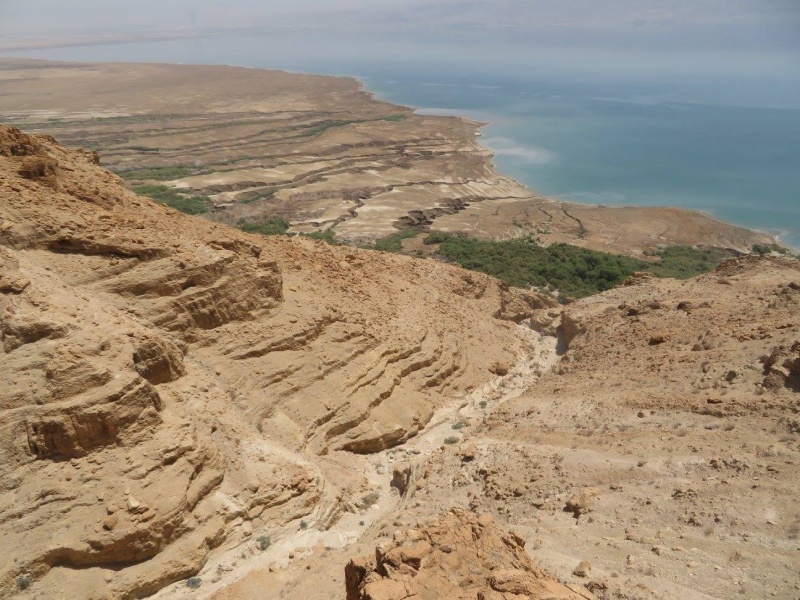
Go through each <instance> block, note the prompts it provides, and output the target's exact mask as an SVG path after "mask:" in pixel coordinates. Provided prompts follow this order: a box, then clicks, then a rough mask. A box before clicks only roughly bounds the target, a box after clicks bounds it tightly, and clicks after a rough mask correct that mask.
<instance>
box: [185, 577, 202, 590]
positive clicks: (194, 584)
mask: <svg viewBox="0 0 800 600" xmlns="http://www.w3.org/2000/svg"><path fill="white" fill-rule="evenodd" d="M201 585H203V580H202V579H200V578H199V577H190V578H189V579H187V580H186V587H188V588H189V589H190V590H197V589H200V586H201Z"/></svg>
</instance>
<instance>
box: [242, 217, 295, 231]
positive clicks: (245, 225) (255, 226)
mask: <svg viewBox="0 0 800 600" xmlns="http://www.w3.org/2000/svg"><path fill="white" fill-rule="evenodd" d="M236 226H237V227H238V228H239V229H241V230H242V231H247V232H248V233H260V234H261V235H283V234H284V233H286V231H287V230H288V229H289V223H288V222H287V221H285V220H284V219H282V218H280V217H264V218H263V219H259V220H255V221H239V223H238V224H237V225H236Z"/></svg>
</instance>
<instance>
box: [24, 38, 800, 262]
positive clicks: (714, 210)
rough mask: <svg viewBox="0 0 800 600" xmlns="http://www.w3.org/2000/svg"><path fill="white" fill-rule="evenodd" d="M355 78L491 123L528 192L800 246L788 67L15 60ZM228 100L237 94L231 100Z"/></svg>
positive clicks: (249, 43)
mask: <svg viewBox="0 0 800 600" xmlns="http://www.w3.org/2000/svg"><path fill="white" fill-rule="evenodd" d="M17 55H20V56H28V57H41V58H49V59H57V60H82V61H101V60H114V61H151V62H182V63H197V64H235V65H242V66H251V67H269V68H283V69H288V70H293V71H303V72H312V73H327V74H338V75H352V76H355V77H358V78H360V79H361V80H362V81H363V82H364V83H365V86H366V87H367V89H369V90H371V91H373V92H375V93H376V94H377V95H378V96H379V97H380V98H382V99H385V100H388V101H391V102H396V103H399V104H405V105H409V106H413V107H415V108H417V109H419V110H420V111H421V112H428V113H434V114H458V115H463V116H466V117H469V118H473V119H476V120H479V121H483V122H486V123H488V126H487V127H486V128H485V129H484V130H483V132H482V143H483V144H485V145H487V146H489V147H490V148H492V149H493V150H494V151H495V162H496V165H497V167H498V169H499V170H500V171H501V172H502V173H504V174H507V175H509V176H511V177H514V178H515V179H518V180H519V181H521V182H523V183H524V184H526V185H527V186H528V187H530V188H531V189H532V190H535V191H536V192H539V193H542V194H545V195H548V196H552V197H557V198H564V199H567V200H572V201H576V202H586V203H593V204H604V205H643V206H653V205H672V206H681V207H686V208H693V209H698V210H702V211H705V212H707V213H709V214H711V215H712V216H714V217H716V218H719V219H721V220H724V221H728V222H731V223H735V224H738V225H741V226H744V227H748V228H752V229H758V230H762V231H767V232H770V233H772V234H774V235H777V236H779V238H780V240H781V241H782V242H783V243H785V244H788V245H790V246H793V247H794V248H797V249H800V61H795V59H796V58H797V57H794V56H789V55H783V56H775V55H764V56H759V55H748V56H747V57H746V59H745V60H743V59H741V58H740V57H734V58H731V59H728V58H726V57H719V56H713V55H703V56H694V55H685V56H672V55H670V56H668V57H663V56H659V55H657V54H656V53H655V52H654V53H653V54H652V55H647V56H635V57H629V56H625V55H623V54H620V53H614V52H609V53H606V54H603V53H598V52H597V51H596V50H581V49H577V50H576V49H574V48H570V49H564V48H552V47H550V48H548V47H540V46H537V45H535V44H534V43H526V42H524V41H523V42H520V41H515V42H514V43H513V44H503V43H497V44H491V45H482V44H475V43H470V42H469V40H463V39H462V40H455V41H453V40H450V41H447V40H444V41H443V40H438V41H434V42H432V41H431V40H429V39H425V40H421V39H399V38H385V37H384V38H377V37H375V38H363V37H361V38H358V39H355V40H348V41H346V42H343V40H342V39H340V38H337V37H335V36H334V37H326V36H313V37H311V38H309V36H308V35H307V34H301V33H297V34H256V33H253V34H249V35H237V36H224V35H223V36H216V37H209V38H205V39H203V38H198V39H186V40H174V41H148V42H139V43H125V44H108V45H93V46H85V47H81V46H74V47H69V48H58V49H50V50H38V51H29V52H24V53H17ZM233 93H235V92H233Z"/></svg>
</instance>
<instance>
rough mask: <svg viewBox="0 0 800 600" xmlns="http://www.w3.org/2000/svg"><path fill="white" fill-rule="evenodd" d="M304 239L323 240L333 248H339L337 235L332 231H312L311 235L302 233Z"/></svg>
mask: <svg viewBox="0 0 800 600" xmlns="http://www.w3.org/2000/svg"><path fill="white" fill-rule="evenodd" d="M300 235H302V236H303V237H307V238H311V239H312V240H322V241H323V242H328V243H329V244H330V245H331V246H338V245H339V241H338V240H337V239H336V234H335V233H334V232H333V230H332V229H326V230H325V231H312V232H311V233H301V234H300Z"/></svg>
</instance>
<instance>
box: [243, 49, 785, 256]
mask: <svg viewBox="0 0 800 600" xmlns="http://www.w3.org/2000/svg"><path fill="white" fill-rule="evenodd" d="M230 66H239V65H230ZM244 68H250V67H244ZM252 68H255V69H258V68H260V67H252ZM278 70H280V71H283V72H288V73H295V71H289V70H286V69H278ZM297 74H301V75H311V76H321V77H343V78H346V79H352V80H353V81H355V82H356V83H357V84H358V86H359V89H360V90H361V91H362V92H364V93H366V95H367V96H368V97H369V98H371V99H373V100H375V101H377V102H382V103H387V104H392V105H394V106H397V107H398V108H406V109H410V110H412V111H413V112H414V114H421V115H424V116H434V117H445V118H451V119H459V120H461V121H463V122H465V123H469V124H470V125H474V126H475V136H474V137H475V139H474V142H475V144H476V145H477V146H479V147H481V148H484V149H485V150H488V151H489V154H488V156H489V161H490V166H491V168H492V170H493V171H494V172H495V173H496V174H497V175H498V176H499V177H501V178H503V179H506V180H509V181H512V182H514V183H515V184H517V185H519V186H520V187H523V188H525V189H527V190H528V191H529V192H530V193H531V195H532V196H542V197H544V198H547V199H548V200H553V201H558V202H564V203H568V204H575V205H581V206H585V207H596V208H606V207H612V208H621V209H642V208H654V209H658V208H663V209H675V210H680V211H687V212H690V213H698V214H701V215H704V216H706V217H708V218H709V219H712V220H714V221H717V222H718V223H721V224H723V225H728V226H730V227H737V228H739V229H743V230H746V231H751V232H754V233H759V234H762V235H766V236H770V237H772V238H773V239H774V241H775V243H776V244H777V245H779V246H782V247H784V248H786V249H788V250H790V251H792V252H800V246H798V247H794V246H792V245H790V244H787V243H786V242H785V241H783V240H782V238H784V237H786V236H787V235H792V232H790V231H786V230H783V231H781V232H776V231H770V230H765V229H762V228H758V227H751V226H748V225H744V224H741V223H737V222H735V221H729V220H727V219H723V218H721V217H719V216H717V215H715V214H714V213H713V212H711V211H708V210H704V209H700V208H690V207H685V206H677V205H674V204H652V205H651V204H627V203H626V204H607V205H606V204H599V203H592V202H580V201H577V200H574V199H566V198H564V197H563V196H560V195H548V194H543V193H540V192H538V191H536V190H535V189H533V188H531V187H530V186H529V185H528V184H526V183H524V182H523V181H520V180H519V179H517V178H516V177H513V176H512V175H510V174H507V173H505V172H503V170H502V167H501V165H499V164H498V162H497V159H496V158H497V152H498V149H497V148H493V147H492V146H491V145H489V144H487V143H486V137H485V136H483V135H482V133H483V132H482V130H483V129H485V128H487V127H491V126H492V125H493V123H492V122H490V121H484V120H480V119H477V118H473V117H470V116H464V115H460V114H457V112H464V113H469V112H470V111H469V110H464V109H454V112H453V113H449V114H447V113H446V111H447V110H448V109H446V108H439V107H436V108H430V107H427V108H426V107H424V106H418V105H412V104H401V103H398V102H395V101H393V100H392V99H391V98H386V97H382V96H381V95H380V92H377V91H373V90H370V89H369V87H368V86H367V83H366V82H365V81H364V80H363V79H362V78H360V77H358V76H357V75H330V74H326V73H314V72H305V71H303V72H297ZM420 111H435V112H430V113H427V114H426V113H424V112H420ZM480 140H482V141H480ZM797 235H800V233H798V234H797Z"/></svg>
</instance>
